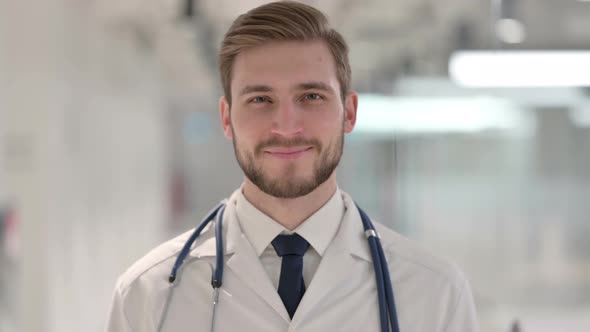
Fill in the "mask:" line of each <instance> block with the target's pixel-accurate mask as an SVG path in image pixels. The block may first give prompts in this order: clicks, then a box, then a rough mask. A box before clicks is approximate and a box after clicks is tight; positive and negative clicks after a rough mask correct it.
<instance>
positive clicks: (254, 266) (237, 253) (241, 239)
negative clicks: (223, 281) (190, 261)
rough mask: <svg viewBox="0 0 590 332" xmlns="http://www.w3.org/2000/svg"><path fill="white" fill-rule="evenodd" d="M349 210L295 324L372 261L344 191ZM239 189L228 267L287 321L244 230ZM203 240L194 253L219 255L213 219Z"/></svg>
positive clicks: (231, 215)
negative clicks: (356, 267)
mask: <svg viewBox="0 0 590 332" xmlns="http://www.w3.org/2000/svg"><path fill="white" fill-rule="evenodd" d="M341 194H342V198H343V201H344V206H345V212H344V216H343V218H342V222H341V223H340V227H339V229H338V231H337V234H336V236H335V237H334V239H333V240H332V242H331V243H330V245H329V246H328V248H327V249H326V251H325V253H324V256H323V257H322V261H321V262H320V265H319V266H318V269H317V271H316V273H315V274H314V277H313V280H312V281H311V283H310V285H309V287H308V289H307V290H306V293H305V296H304V297H303V299H302V300H301V303H300V305H299V307H298V309H297V311H296V313H295V316H294V317H293V321H292V324H297V322H300V321H301V320H303V319H304V317H305V316H306V315H307V314H309V313H311V312H313V308H314V306H315V305H316V304H317V303H318V302H319V301H320V300H321V299H322V298H324V296H326V295H327V294H329V292H330V291H331V290H332V289H333V288H334V287H336V286H338V285H341V283H342V282H345V281H346V278H348V277H349V274H350V271H351V268H352V267H353V265H354V264H355V262H357V261H358V259H362V260H364V261H366V262H368V263H370V262H372V259H371V253H370V250H369V248H368V245H367V240H366V238H365V236H364V229H363V226H362V222H361V217H360V214H359V212H358V210H357V208H356V205H355V203H354V201H353V200H352V198H351V197H350V196H349V195H348V194H346V193H344V192H341ZM235 207H236V193H234V194H232V196H231V197H230V198H229V199H228V201H227V207H226V209H225V213H224V218H223V231H224V240H225V242H224V245H225V255H226V256H230V257H227V258H226V264H227V267H228V268H229V269H230V270H232V272H233V273H234V275H236V276H237V277H238V278H239V279H240V280H242V282H244V283H245V284H246V285H247V286H248V287H250V288H251V289H252V290H253V291H254V292H255V293H256V294H258V296H260V297H261V298H262V299H264V301H265V302H266V303H267V304H268V305H269V306H270V307H271V308H273V309H274V310H275V311H276V312H277V314H279V315H280V316H281V317H282V318H283V319H285V321H287V322H289V321H290V318H289V315H288V313H287V311H286V309H285V307H284V305H283V303H282V301H281V299H280V297H279V295H278V292H277V291H276V289H275V288H274V286H273V284H272V281H271V280H270V277H269V276H268V274H267V273H266V270H265V269H264V267H263V266H262V263H261V261H260V259H259V257H258V255H257V254H256V251H255V250H254V248H253V247H252V245H251V244H250V242H249V241H248V239H247V238H246V236H245V235H244V234H243V232H242V230H241V228H240V226H239V222H238V221H237V216H236V209H235ZM205 234H206V236H205V238H204V240H203V242H200V241H198V243H197V245H196V247H195V249H193V251H192V252H191V255H192V256H197V257H206V256H215V231H214V227H213V223H212V224H211V225H209V226H208V227H207V229H205V230H204V235H205Z"/></svg>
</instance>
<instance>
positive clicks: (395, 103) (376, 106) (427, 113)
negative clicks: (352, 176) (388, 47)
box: [355, 94, 534, 135]
mask: <svg viewBox="0 0 590 332" xmlns="http://www.w3.org/2000/svg"><path fill="white" fill-rule="evenodd" d="M358 107H359V110H358V118H357V123H356V126H355V132H360V133H369V134H393V135H397V134H412V133H452V132H458V133H460V132H479V131H484V130H494V129H496V130H523V131H526V130H527V129H534V119H533V118H532V116H531V115H530V114H528V113H527V112H523V110H522V109H521V108H520V107H518V105H516V104H515V103H513V102H511V101H509V100H506V99H502V98H496V97H487V96H480V97H453V98H449V97H444V98H440V97H438V98H430V97H390V96H381V95H370V94H369V95H361V96H360V97H359V106H358Z"/></svg>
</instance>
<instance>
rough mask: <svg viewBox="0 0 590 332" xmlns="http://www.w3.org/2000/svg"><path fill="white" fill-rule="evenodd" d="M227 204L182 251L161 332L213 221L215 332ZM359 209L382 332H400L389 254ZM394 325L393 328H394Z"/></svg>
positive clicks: (206, 220) (216, 210) (221, 205)
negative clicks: (183, 274)
mask: <svg viewBox="0 0 590 332" xmlns="http://www.w3.org/2000/svg"><path fill="white" fill-rule="evenodd" d="M225 206H226V203H225V201H222V202H221V203H219V204H218V205H217V206H215V207H214V208H213V209H212V210H211V211H210V212H209V213H208V214H207V215H206V216H205V218H203V220H202V221H201V224H200V225H199V226H198V227H197V228H196V229H195V231H194V232H193V233H192V235H191V236H190V237H189V239H188V240H187V241H186V243H185V244H184V246H183V247H182V250H181V251H180V253H179V254H178V256H177V258H176V262H175V263H174V266H173V267H172V271H171V272H170V276H169V277H168V282H169V283H170V284H171V287H170V292H169V293H168V298H167V299H166V303H165V306H164V310H163V312H162V316H161V317H160V321H159V324H158V331H160V330H161V328H162V326H163V323H164V320H165V318H166V315H167V313H168V307H169V304H170V299H171V297H172V290H173V289H174V282H175V281H176V276H177V274H178V271H179V270H180V267H181V266H182V263H183V262H184V260H185V259H186V257H187V256H188V254H189V252H190V250H191V247H192V245H193V244H194V242H195V241H196V240H197V237H199V235H200V234H201V232H202V231H203V229H205V227H206V226H207V225H208V224H209V222H211V220H213V219H215V239H216V241H215V247H216V252H215V268H214V270H213V274H212V276H211V286H213V299H212V304H213V312H212V314H211V331H213V330H214V323H215V308H216V306H217V303H218V302H219V289H220V288H221V285H222V284H223V236H222V232H221V231H222V221H223V212H224V211H225ZM357 209H358V211H359V213H360V215H361V220H362V222H363V228H364V230H365V236H366V237H367V241H368V243H369V247H370V249H371V256H372V258H373V267H374V268H375V279H376V282H377V294H378V298H379V318H380V320H381V332H388V331H391V330H390V329H389V328H390V326H391V328H392V331H393V332H399V325H398V321H397V311H396V309H395V301H394V298H393V288H392V287H391V278H390V276H389V267H388V264H387V261H386V260H385V254H384V253H383V247H382V246H381V240H380V239H379V235H378V234H377V230H376V229H375V227H374V226H373V223H372V222H371V220H370V219H369V216H367V214H366V213H365V212H364V211H363V210H362V209H361V208H360V207H358V205H357ZM390 324H391V325H390Z"/></svg>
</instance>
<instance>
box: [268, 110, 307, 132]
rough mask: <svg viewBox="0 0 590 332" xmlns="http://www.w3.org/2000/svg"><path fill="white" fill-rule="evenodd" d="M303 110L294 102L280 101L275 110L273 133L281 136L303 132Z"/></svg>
mask: <svg viewBox="0 0 590 332" xmlns="http://www.w3.org/2000/svg"><path fill="white" fill-rule="evenodd" d="M301 111H302V110H300V109H298V108H297V105H295V104H294V103H293V102H284V103H280V104H279V105H278V107H277V109H276V112H275V116H274V122H273V126H272V133H273V134H277V135H281V136H295V135H298V134H301V133H303V121H302V114H301Z"/></svg>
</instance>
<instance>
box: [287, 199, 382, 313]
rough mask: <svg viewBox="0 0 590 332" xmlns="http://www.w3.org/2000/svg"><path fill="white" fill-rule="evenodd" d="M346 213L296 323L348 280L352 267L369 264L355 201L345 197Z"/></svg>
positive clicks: (311, 285) (307, 293)
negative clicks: (362, 261)
mask: <svg viewBox="0 0 590 332" xmlns="http://www.w3.org/2000/svg"><path fill="white" fill-rule="evenodd" d="M344 199H345V200H344V203H345V206H346V208H347V209H346V212H345V214H344V217H343V218H342V222H341V224H340V228H339V230H338V232H337V233H336V236H335V237H334V239H333V240H332V243H331V244H330V246H329V247H328V248H327V249H326V252H325V253H324V255H323V257H322V260H321V262H320V265H319V266H318V269H317V270H316V272H315V274H314V276H313V280H312V281H311V283H310V285H309V287H308V289H307V290H306V291H305V295H304V296H303V298H302V299H301V303H300V304H299V307H297V311H296V312H295V316H294V317H293V324H295V325H297V324H298V323H299V322H300V321H304V320H305V319H306V318H305V317H306V316H307V315H309V314H313V312H314V311H313V308H314V307H315V306H316V305H317V304H318V303H319V302H320V301H321V300H322V299H323V298H324V297H325V296H326V295H328V294H330V293H331V292H332V291H334V289H335V288H336V287H338V286H340V285H342V283H343V282H345V281H346V279H349V278H351V275H354V273H353V272H351V271H352V270H353V266H354V265H355V264H356V263H358V260H359V258H360V259H362V260H364V261H366V262H367V264H370V262H371V258H370V251H369V249H368V246H367V244H366V242H365V241H364V235H363V234H364V233H363V227H362V223H361V219H360V215H359V213H358V210H357V208H356V206H355V205H354V202H353V201H352V199H350V197H348V196H347V195H345V197H344Z"/></svg>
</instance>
